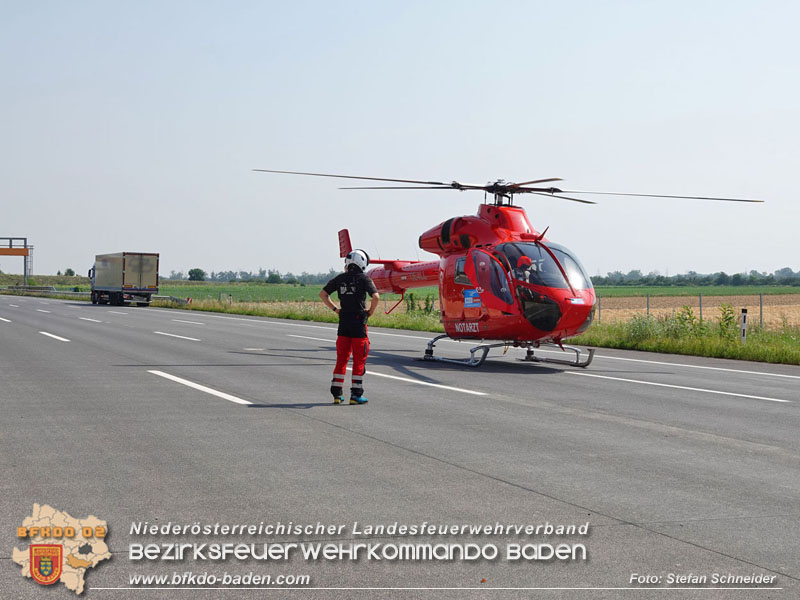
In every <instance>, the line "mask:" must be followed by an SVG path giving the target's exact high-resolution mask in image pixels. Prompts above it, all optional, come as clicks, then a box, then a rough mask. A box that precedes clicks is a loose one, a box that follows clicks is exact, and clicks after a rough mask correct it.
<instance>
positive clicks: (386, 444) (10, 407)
mask: <svg viewBox="0 0 800 600" xmlns="http://www.w3.org/2000/svg"><path fill="white" fill-rule="evenodd" d="M370 334H371V335H370V337H371V353H370V357H369V361H368V373H367V375H366V377H365V389H366V395H367V396H368V397H369V404H368V405H366V406H349V405H342V406H334V405H332V404H331V398H330V395H329V392H328V387H329V385H330V377H331V369H332V367H333V364H334V361H335V349H334V343H335V339H336V330H335V327H334V326H333V325H329V324H318V323H311V322H300V321H283V320H277V319H265V318H258V317H248V316H238V315H222V314H214V313H203V312H195V311H181V310H167V309H157V308H152V307H147V308H137V307H113V306H93V305H90V304H88V303H82V302H72V301H60V300H45V299H40V298H30V297H15V296H0V410H1V411H2V412H0V415H2V416H1V417H0V470H1V471H2V479H0V489H2V493H0V515H2V527H0V590H4V591H3V592H2V593H0V595H2V597H10V598H17V597H19V598H39V597H41V594H42V589H41V588H40V587H39V586H38V585H37V584H36V583H34V582H32V581H30V580H26V579H23V578H22V577H20V574H19V572H20V567H18V566H17V565H16V564H15V563H13V562H12V561H11V552H12V548H13V547H14V546H17V547H23V546H27V543H28V542H27V541H24V542H25V543H24V544H23V540H20V539H18V538H17V537H16V533H17V530H16V528H17V527H18V526H20V525H21V524H22V521H23V519H24V518H25V517H26V516H28V515H29V514H30V512H31V509H32V506H33V504H34V503H39V504H50V505H52V506H54V507H56V508H58V509H60V510H64V511H66V512H68V513H70V514H71V515H73V516H75V517H85V516H87V515H95V516H97V517H99V518H100V519H103V520H106V521H107V522H108V524H109V528H110V533H109V536H108V538H107V543H108V545H109V548H110V550H111V552H112V554H113V555H114V556H113V559H112V560H110V561H106V562H104V563H101V564H100V565H98V566H97V567H96V568H94V569H91V570H89V571H88V572H87V574H86V584H87V592H85V596H86V597H89V598H114V599H117V598H128V597H130V598H148V599H150V598H190V597H195V595H197V597H200V598H206V597H208V598H212V597H214V598H216V597H220V598H250V597H253V598H256V597H268V598H284V597H288V598H534V597H535V598H714V599H716V598H797V597H800V585H799V581H798V580H799V579H800V543H798V539H800V435H798V432H800V368H798V367H791V366H781V365H769V364H760V363H748V362H741V361H728V360H716V359H703V358H694V357H684V356H673V355H662V354H650V353H637V352H622V351H611V350H604V349H601V350H598V352H597V355H596V356H595V360H594V362H593V363H592V365H591V366H589V367H588V368H586V369H580V368H574V367H567V366H557V365H552V364H529V363H523V362H520V361H519V360H517V359H518V358H520V357H521V356H522V354H523V353H522V352H521V351H519V350H516V349H510V350H509V351H508V352H507V353H505V354H504V353H503V351H502V349H499V350H498V349H495V350H492V352H491V353H490V354H489V358H488V359H487V361H486V363H484V365H483V366H482V367H480V368H478V369H472V368H468V367H462V366H459V365H452V364H446V363H428V362H421V361H418V360H415V358H418V357H419V356H421V354H422V351H423V349H424V347H425V344H426V342H427V340H428V339H430V337H432V336H430V335H428V334H424V333H419V332H409V331H400V330H384V329H371V330H370ZM472 345H474V344H470V343H455V342H447V341H443V342H440V343H439V344H437V352H441V353H443V354H444V355H447V356H452V357H464V356H466V355H467V354H468V349H469V348H470V347H471V346H472ZM542 356H556V355H554V354H542ZM348 383H349V376H348ZM139 522H147V523H149V524H151V525H152V524H157V525H163V524H167V523H171V524H173V525H174V524H180V525H184V524H185V525H192V524H194V523H197V522H199V523H202V524H209V523H210V524H216V523H222V524H255V525H258V524H259V523H264V524H274V523H279V522H280V523H282V524H288V523H290V522H291V523H293V524H303V525H305V524H314V525H316V524H318V523H320V524H323V525H325V526H328V525H335V526H342V528H341V530H340V531H341V533H334V534H331V533H329V532H326V533H321V534H320V533H316V532H311V533H306V532H303V533H301V534H299V535H297V534H292V533H289V534H284V535H279V534H275V535H250V534H247V535H234V536H230V535H229V536H224V535H208V536H206V535H199V536H192V535H186V536H184V535H172V534H170V535H141V534H136V533H135V532H134V531H132V524H134V523H139ZM355 523H358V525H355ZM393 523H398V524H399V525H407V526H421V525H422V524H423V523H426V524H432V525H435V526H437V527H438V526H440V525H441V526H444V525H448V526H451V525H455V526H459V527H460V526H462V525H475V526H477V525H481V526H484V525H486V526H492V527H495V526H496V525H497V524H500V525H501V526H526V525H545V524H551V525H575V526H581V525H585V524H586V523H588V524H589V529H588V534H586V535H580V534H579V533H576V534H574V535H562V536H558V535H545V534H544V531H543V530H542V531H540V533H539V534H538V535H537V534H531V535H526V534H518V533H515V532H514V531H513V530H512V531H510V532H509V531H504V532H503V533H492V534H486V533H482V534H479V535H469V534H446V535H442V534H433V535H430V534H427V535H406V536H401V535H398V534H397V533H394V534H392V533H391V532H389V533H387V532H385V531H384V532H377V533H370V532H369V531H368V527H369V526H378V525H384V526H388V525H391V524H393ZM320 541H325V542H330V543H333V544H344V545H347V544H351V543H365V544H369V543H372V544H382V545H384V546H385V545H397V544H403V543H414V544H421V543H432V544H462V545H463V544H474V545H475V546H478V547H481V548H485V547H486V546H488V545H492V546H495V547H496V548H498V551H499V555H498V557H497V558H495V559H488V558H483V559H479V560H456V559H454V560H399V559H396V560H392V559H391V558H386V557H384V558H383V559H382V560H376V559H369V558H367V557H366V556H362V557H360V559H359V560H349V559H348V558H347V557H344V558H341V559H336V560H316V561H314V560H303V559H302V557H301V556H299V555H295V556H294V557H293V558H290V559H289V560H285V561H281V560H269V561H259V560H254V559H250V560H247V561H241V560H236V559H229V560H226V561H212V560H206V561H197V560H183V561H167V560H145V559H140V560H134V559H133V558H132V556H131V555H130V554H129V550H130V546H131V544H150V543H154V544H167V543H173V542H174V543H187V542H188V543H192V544H195V543H209V544H210V543H216V542H219V543H229V542H232V543H246V544H251V543H256V544H263V543H267V542H269V543H273V542H275V543H277V542H296V543H315V542H320ZM513 544H519V545H526V544H527V545H530V546H533V545H547V544H550V545H552V546H556V545H558V544H567V545H570V546H571V547H574V546H576V545H583V546H584V547H585V549H586V554H587V555H586V558H585V559H583V558H581V557H576V558H574V559H573V558H569V559H564V560H559V559H550V560H533V559H525V558H522V559H519V560H508V555H507V552H508V548H509V545H513ZM539 551H540V552H544V551H546V550H545V549H544V548H542V547H540V548H539ZM188 571H191V572H193V573H195V574H198V573H202V572H204V571H205V572H208V573H218V574H222V573H224V572H228V573H230V574H236V575H244V574H247V573H250V572H253V573H256V574H261V575H267V574H268V575H270V576H273V577H276V576H278V575H284V576H286V575H292V576H303V575H308V576H310V583H309V585H301V586H295V587H293V588H291V589H287V588H286V587H280V586H275V585H272V586H271V587H266V588H265V587H263V586H262V588H263V589H244V587H241V588H238V589H213V590H212V589H208V590H207V591H204V592H198V591H197V590H190V589H177V588H191V587H198V586H192V585H191V581H190V584H189V585H186V586H170V585H156V584H152V585H145V584H142V583H139V584H134V583H132V580H131V577H132V576H136V575H168V576H170V577H172V576H174V573H176V572H180V573H184V572H188ZM715 575H716V576H722V577H727V576H729V575H732V576H753V575H755V576H761V578H762V579H764V578H767V579H771V583H768V584H753V583H747V582H745V583H741V584H739V583H735V584H728V583H725V580H723V582H721V583H712V577H714V576H715ZM681 577H683V579H681ZM698 577H706V581H705V582H703V581H698V579H697V578H698ZM642 578H650V579H642ZM147 587H160V588H163V589H148V590H144V589H141V588H147ZM206 587H209V586H206ZM213 587H215V588H223V587H225V586H222V585H217V586H213ZM251 587H258V586H251ZM663 588H668V589H666V590H665V589H663ZM47 591H48V593H50V596H51V597H54V598H55V597H58V598H62V597H63V598H68V597H74V595H73V593H72V592H70V591H68V590H66V589H65V588H64V586H62V585H58V586H54V589H51V590H47Z"/></svg>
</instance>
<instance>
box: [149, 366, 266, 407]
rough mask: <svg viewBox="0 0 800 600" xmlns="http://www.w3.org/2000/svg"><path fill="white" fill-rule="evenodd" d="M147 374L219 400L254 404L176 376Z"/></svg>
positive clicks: (160, 373)
mask: <svg viewBox="0 0 800 600" xmlns="http://www.w3.org/2000/svg"><path fill="white" fill-rule="evenodd" d="M147 372H148V373H152V374H153V375H158V376H159V377H163V378H164V379H169V380H170V381H174V382H175V383H180V384H183V385H185V386H188V387H190V388H194V389H196V390H199V391H201V392H205V393H206V394H211V395H212V396H217V397H218V398H222V399H224V400H230V401H231V402H235V403H236V404H252V402H250V401H248V400H242V399H241V398H237V397H236V396H231V395H230V394H226V393H225V392H220V391H218V390H215V389H212V388H210V387H206V386H204V385H200V384H199V383H195V382H194V381H189V380H188V379H182V378H180V377H176V376H175V375H170V374H169V373H164V371H147Z"/></svg>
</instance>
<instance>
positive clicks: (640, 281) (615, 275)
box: [592, 267, 800, 286]
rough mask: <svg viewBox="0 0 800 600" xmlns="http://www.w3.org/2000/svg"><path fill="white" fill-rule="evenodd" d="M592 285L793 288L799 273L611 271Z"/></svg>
mask: <svg viewBox="0 0 800 600" xmlns="http://www.w3.org/2000/svg"><path fill="white" fill-rule="evenodd" d="M592 283H594V285H654V286H655V285H659V286H663V285H671V286H698V285H735V286H739V285H792V286H800V271H797V272H794V271H792V269H790V268H789V267H784V268H783V269H778V270H777V271H774V272H773V273H767V272H759V271H755V270H753V271H750V272H749V273H734V274H733V275H728V274H727V273H725V272H724V271H719V272H717V273H710V274H701V273H697V272H695V271H689V272H688V273H684V274H681V275H672V276H666V275H661V274H659V273H658V272H657V271H653V272H650V273H648V274H647V275H644V274H643V273H642V272H641V271H639V270H634V271H628V272H627V273H623V272H622V271H613V272H611V273H606V275H605V276H603V275H596V276H594V277H592Z"/></svg>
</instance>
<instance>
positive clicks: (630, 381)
mask: <svg viewBox="0 0 800 600" xmlns="http://www.w3.org/2000/svg"><path fill="white" fill-rule="evenodd" d="M564 373H566V374H567V375H580V376H582V377H596V378H598V379H611V380H613V381H625V382H627V383H641V384H642V385H655V386H658V387H666V388H674V389H677V390H689V391H691V392H706V393H709V394H721V395H723V396H737V397H739V398H751V399H753V400H769V401H770V402H783V403H791V402H792V401H791V400H781V399H779V398H765V397H764V396H750V395H749V394H737V393H735V392H721V391H719V390H706V389H703V388H694V387H687V386H685V385H670V384H669V383H655V382H653V381H639V380H637V379H623V378H622V377H609V376H607V375H592V374H590V373H576V372H574V371H564Z"/></svg>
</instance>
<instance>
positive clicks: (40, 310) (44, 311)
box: [36, 308, 50, 313]
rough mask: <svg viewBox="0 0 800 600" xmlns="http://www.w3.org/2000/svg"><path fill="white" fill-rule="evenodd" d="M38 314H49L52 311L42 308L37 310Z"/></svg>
mask: <svg viewBox="0 0 800 600" xmlns="http://www.w3.org/2000/svg"><path fill="white" fill-rule="evenodd" d="M36 312H43V313H49V312H50V311H49V310H42V309H41V308H37V309H36Z"/></svg>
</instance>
